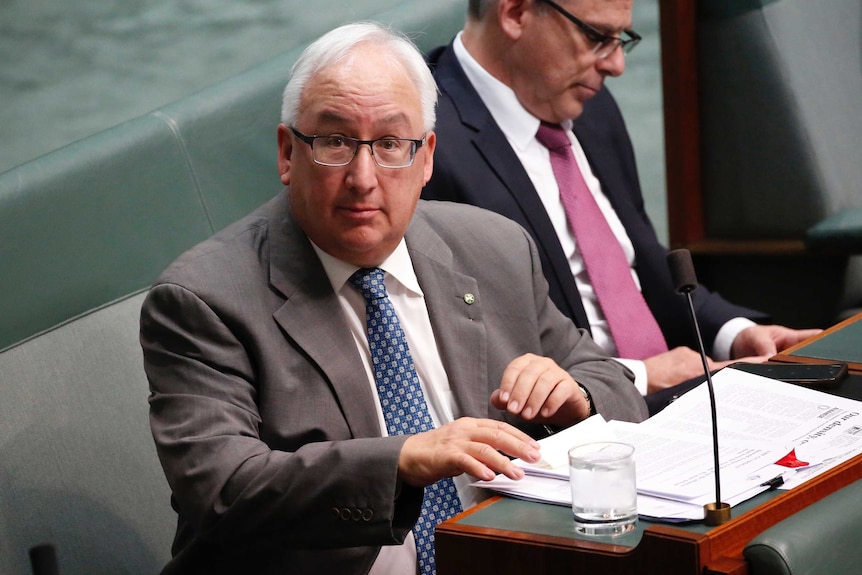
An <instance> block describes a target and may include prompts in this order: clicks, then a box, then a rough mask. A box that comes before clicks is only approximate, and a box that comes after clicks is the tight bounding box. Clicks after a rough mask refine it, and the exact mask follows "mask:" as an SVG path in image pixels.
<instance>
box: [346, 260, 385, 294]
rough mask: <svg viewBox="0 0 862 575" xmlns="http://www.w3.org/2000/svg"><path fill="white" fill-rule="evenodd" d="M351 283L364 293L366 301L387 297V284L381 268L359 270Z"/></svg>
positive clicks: (352, 277)
mask: <svg viewBox="0 0 862 575" xmlns="http://www.w3.org/2000/svg"><path fill="white" fill-rule="evenodd" d="M349 281H350V283H352V284H353V285H354V286H356V287H357V289H359V291H360V292H362V297H364V298H365V301H372V300H375V299H380V298H385V297H386V283H385V282H384V280H383V270H382V269H380V268H359V269H358V270H356V271H355V272H353V275H352V276H350V280H349Z"/></svg>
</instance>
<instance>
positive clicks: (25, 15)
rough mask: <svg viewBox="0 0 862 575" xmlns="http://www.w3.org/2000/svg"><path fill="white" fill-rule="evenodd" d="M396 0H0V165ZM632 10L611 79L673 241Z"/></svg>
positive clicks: (655, 80) (647, 188) (647, 69)
mask: <svg viewBox="0 0 862 575" xmlns="http://www.w3.org/2000/svg"><path fill="white" fill-rule="evenodd" d="M433 1H436V2H439V1H448V2H454V3H459V2H460V3H463V4H464V10H465V13H466V0H433ZM397 5H398V0H373V1H372V0H353V1H351V2H343V0H338V1H336V0H315V2H314V10H309V3H308V2H307V1H302V0H230V1H228V0H135V1H120V0H87V1H80V0H69V1H67V2H58V1H56V0H2V1H0V62H2V65H0V103H2V105H0V142H2V145H0V173H2V172H4V171H6V170H8V169H10V168H13V167H14V166H17V165H18V164H21V163H23V162H26V161H28V160H30V159H33V158H35V157H37V156H39V155H41V154H44V153H46V152H49V151H51V150H54V149H56V148H59V147H62V146H64V145H66V144H68V143H70V142H73V141H75V140H77V139H80V138H83V137H85V136H88V135H90V134H93V133H95V132H98V131H100V130H103V129H105V128H109V127H111V126H113V125H115V124H118V123H120V122H123V121H125V120H128V119H131V118H134V117H136V116H139V115H142V114H145V113H147V112H149V111H151V110H153V109H155V108H158V107H160V106H163V105H165V104H168V103H170V102H173V101H175V100H179V99H181V98H183V97H185V96H187V95H189V94H191V93H193V92H195V91H197V90H199V89H201V88H204V87H206V86H209V85H211V84H215V83H217V82H219V81H220V80H224V79H226V78H229V77H231V76H233V75H235V74H237V73H239V72H242V71H244V70H246V69H248V68H251V67H253V66H255V65H256V64H259V63H261V62H263V61H265V60H268V59H269V58H271V57H273V56H275V55H276V54H278V53H280V52H281V51H283V50H285V49H286V47H287V46H288V45H293V44H295V40H296V37H297V36H300V37H301V36H303V35H305V34H306V32H305V30H309V31H311V30H319V29H321V28H322V27H334V26H337V25H338V24H341V23H344V22H348V21H350V20H353V19H355V16H352V15H355V14H367V13H368V12H369V7H370V6H374V7H376V8H379V9H380V11H381V12H383V11H385V10H386V9H387V8H394V7H397ZM633 20H634V28H635V30H637V31H638V32H639V33H640V34H641V35H642V36H643V38H644V40H643V42H641V44H640V45H639V46H638V47H637V49H635V50H634V51H633V52H631V53H630V54H628V55H627V64H628V67H627V70H626V73H625V74H624V75H623V76H622V77H620V78H615V79H611V80H610V81H609V82H608V85H609V86H610V87H611V89H612V91H613V92H614V94H615V96H616V97H617V99H618V100H619V102H620V105H621V107H622V109H623V113H624V114H625V117H626V121H627V123H628V125H629V129H630V131H631V134H632V138H633V139H634V143H635V152H636V154H637V160H638V168H639V170H640V175H641V183H642V185H643V189H644V195H645V197H646V201H647V210H648V211H649V213H650V216H651V217H652V218H653V222H654V223H655V225H656V228H657V231H658V233H659V237H660V238H662V239H663V240H664V241H667V215H666V203H665V173H664V139H663V124H662V122H663V120H662V97H661V70H660V64H659V42H658V7H657V0H635V2H634V16H633ZM408 32H421V31H408ZM452 32H453V35H454V33H455V32H456V30H453V31H452ZM309 34H310V32H309ZM308 40H312V38H311V37H309V38H308ZM286 81H287V79H285V82H286ZM276 122H277V118H273V158H275V125H276Z"/></svg>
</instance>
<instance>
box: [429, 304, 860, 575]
mask: <svg viewBox="0 0 862 575" xmlns="http://www.w3.org/2000/svg"><path fill="white" fill-rule="evenodd" d="M860 320H862V314H860V315H859V316H856V317H855V318H853V319H852V320H850V321H848V322H844V323H842V324H839V325H837V326H835V327H834V328H832V329H830V330H827V331H826V332H825V333H824V334H822V335H819V336H817V337H815V338H811V339H810V340H806V342H803V344H800V345H799V346H796V347H794V348H792V349H791V350H788V352H790V353H793V350H798V349H806V346H809V345H811V346H813V347H808V348H807V349H809V350H810V349H817V350H820V349H823V346H824V344H823V343H822V342H827V343H829V342H830V341H831V342H836V341H844V342H845V343H846V338H845V337H844V336H847V335H853V337H854V338H855V337H860V338H862V321H860ZM842 329H849V331H848V332H844V334H843V335H840V336H836V335H835V334H836V333H837V332H838V331H839V330H842ZM857 330H858V336H857V335H856V334H857ZM829 338H832V339H831V340H830V339H829ZM859 341H860V343H859V345H857V346H856V347H855V349H858V350H860V351H862V339H860V340H859ZM818 342H820V343H818ZM851 347H852V346H851ZM818 353H819V352H818ZM821 355H826V358H825V359H829V353H826V354H821ZM790 357H792V358H794V359H792V360H790V361H818V360H821V361H822V360H823V359H824V358H817V357H815V358H814V359H810V358H806V356H804V355H801V354H796V355H791V356H790ZM856 367H857V368H858V367H862V366H856ZM860 387H862V374H860V373H859V372H856V371H855V370H854V373H851V374H850V375H849V376H848V377H847V378H845V380H844V382H842V385H841V387H839V388H838V389H837V390H834V391H833V393H837V394H839V395H845V394H844V393H842V388H843V389H844V391H848V392H849V393H848V394H847V395H848V396H851V397H852V396H855V395H856V393H855V392H854V390H859V389H860ZM860 478H862V455H860V456H857V457H855V458H854V459H852V460H850V461H847V462H845V463H844V464H842V465H841V466H839V467H836V468H834V469H832V470H830V471H829V472H827V473H824V474H822V475H820V476H818V477H815V478H813V479H811V480H810V481H808V482H807V483H805V484H804V485H802V486H799V487H797V488H796V489H793V490H790V491H782V492H770V493H764V494H761V495H758V496H757V497H756V498H754V499H752V500H751V501H749V502H746V503H743V504H741V505H738V506H736V507H734V508H733V519H732V520H731V521H729V522H728V523H725V524H724V525H721V526H718V527H713V528H709V527H706V526H705V525H703V524H702V523H700V522H692V523H687V524H685V525H681V526H674V525H668V524H659V523H651V522H648V521H643V520H640V521H639V522H638V530H637V531H636V532H635V533H634V534H627V535H625V536H623V537H620V538H618V539H610V538H602V539H588V538H586V537H584V536H581V535H578V534H576V533H575V532H574V524H573V522H572V516H571V510H570V509H569V508H568V507H562V506H554V505H545V504H541V503H531V502H526V501H518V500H514V499H510V498H504V497H493V498H491V499H489V500H488V501H486V502H484V503H483V504H481V505H479V506H477V507H475V508H473V509H470V510H468V511H465V512H464V513H462V514H460V515H458V516H456V517H453V518H452V519H451V520H449V521H446V522H444V523H442V524H441V525H440V526H439V527H437V542H436V549H437V573H438V574H439V575H458V574H462V573H469V574H470V575H483V574H488V575H509V574H511V575H540V574H541V575H545V574H547V575H556V574H564V573H565V574H572V573H613V574H615V575H628V574H631V575H635V574H637V575H652V574H654V575H746V574H747V573H748V567H747V564H746V562H745V560H744V558H743V556H742V550H743V548H744V547H745V546H746V545H747V544H748V542H749V541H751V539H752V538H754V537H755V536H756V535H758V534H759V533H761V532H762V531H764V530H765V529H767V528H769V527H771V526H772V525H774V524H776V523H778V522H779V521H781V520H782V519H785V518H787V517H789V516H791V515H792V514H794V513H796V512H797V511H799V510H801V509H803V508H805V507H806V506H808V505H810V504H811V503H813V502H815V501H818V500H820V499H822V498H824V497H826V496H827V495H829V494H830V493H833V492H834V491H837V490H838V489H840V488H842V487H844V486H846V485H849V484H850V483H852V482H854V481H856V480H858V479H860Z"/></svg>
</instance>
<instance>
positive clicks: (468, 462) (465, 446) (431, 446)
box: [398, 417, 541, 487]
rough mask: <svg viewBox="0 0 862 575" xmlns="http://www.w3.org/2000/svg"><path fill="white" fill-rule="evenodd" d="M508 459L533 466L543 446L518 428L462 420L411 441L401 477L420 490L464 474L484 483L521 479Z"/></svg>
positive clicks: (404, 452) (402, 461)
mask: <svg viewBox="0 0 862 575" xmlns="http://www.w3.org/2000/svg"><path fill="white" fill-rule="evenodd" d="M501 452H502V453H501ZM507 455H509V456H511V457H520V458H521V459H523V460H525V461H529V462H531V463H535V462H537V461H539V459H541V455H540V454H539V444H538V443H537V442H536V441H535V440H534V439H532V438H531V437H530V436H529V435H527V434H526V433H524V432H523V431H521V430H519V429H517V428H516V427H513V426H511V425H509V424H508V423H505V422H502V421H494V420H491V419H474V418H471V417H462V418H460V419H457V420H455V421H453V422H452V423H447V424H446V425H443V426H442V427H438V428H437V429H432V430H431V431H426V432H424V433H418V434H416V435H411V436H410V437H409V438H407V440H406V441H405V442H404V445H403V446H402V448H401V456H400V457H399V459H398V476H399V477H400V478H401V479H402V480H403V481H404V482H405V483H407V484H409V485H413V486H416V487H424V486H426V485H431V484H432V483H434V482H436V481H438V480H440V479H442V478H444V477H454V476H456V475H460V474H462V473H467V474H468V475H472V476H473V477H476V478H477V479H481V480H484V481H490V480H491V479H494V476H495V475H496V474H497V473H502V474H504V475H505V476H506V477H508V478H510V479H521V478H522V477H523V476H524V471H523V470H522V469H521V468H520V467H518V466H517V465H515V464H514V463H512V461H511V460H510V459H509V457H507Z"/></svg>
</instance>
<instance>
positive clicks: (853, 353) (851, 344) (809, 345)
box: [772, 313, 862, 373]
mask: <svg viewBox="0 0 862 575" xmlns="http://www.w3.org/2000/svg"><path fill="white" fill-rule="evenodd" d="M772 359H773V360H775V361H784V362H793V363H829V362H831V361H836V360H837V361H844V362H847V365H848V366H849V368H850V371H851V373H862V313H860V314H857V315H855V316H853V317H851V318H850V319H847V320H845V321H843V322H841V323H839V324H837V325H834V326H832V327H830V328H829V329H827V330H824V331H823V333H821V334H820V335H817V336H815V337H812V338H809V339H806V340H805V341H803V342H801V343H799V344H797V345H794V346H793V347H790V348H788V349H786V350H784V351H783V352H781V353H779V354H778V355H776V356H775V357H773V358H772Z"/></svg>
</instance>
